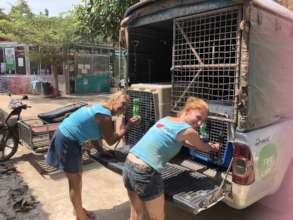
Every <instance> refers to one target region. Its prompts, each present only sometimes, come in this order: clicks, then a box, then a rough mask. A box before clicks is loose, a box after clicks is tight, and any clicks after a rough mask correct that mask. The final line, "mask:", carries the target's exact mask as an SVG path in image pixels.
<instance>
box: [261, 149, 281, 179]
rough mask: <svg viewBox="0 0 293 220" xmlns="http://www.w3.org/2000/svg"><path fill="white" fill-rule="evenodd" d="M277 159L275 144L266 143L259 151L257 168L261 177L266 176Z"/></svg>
mask: <svg viewBox="0 0 293 220" xmlns="http://www.w3.org/2000/svg"><path fill="white" fill-rule="evenodd" d="M276 159H277V150H276V145H274V144H266V145H264V146H263V148H262V149H261V151H260V152H259V159H258V164H257V165H258V170H259V174H260V177H261V178H264V177H266V176H267V175H268V174H269V173H270V172H271V171H272V169H273V168H274V166H275V163H276Z"/></svg>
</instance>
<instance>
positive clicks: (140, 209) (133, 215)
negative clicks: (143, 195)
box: [128, 191, 144, 220]
mask: <svg viewBox="0 0 293 220" xmlns="http://www.w3.org/2000/svg"><path fill="white" fill-rule="evenodd" d="M128 197H129V200H130V218H129V220H143V215H144V202H143V201H142V200H141V199H140V198H139V197H138V196H137V194H136V193H135V192H131V191H128Z"/></svg>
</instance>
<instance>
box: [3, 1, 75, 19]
mask: <svg viewBox="0 0 293 220" xmlns="http://www.w3.org/2000/svg"><path fill="white" fill-rule="evenodd" d="M16 2H17V0H0V8H2V9H4V11H5V13H7V12H9V11H10V8H11V5H15V3H16ZM27 2H28V5H29V6H30V8H31V9H32V11H33V12H34V13H35V14H39V13H40V12H44V10H45V8H47V9H48V10H49V16H56V15H58V14H60V13H61V12H66V11H69V10H70V9H72V8H73V5H77V4H79V3H80V0H27Z"/></svg>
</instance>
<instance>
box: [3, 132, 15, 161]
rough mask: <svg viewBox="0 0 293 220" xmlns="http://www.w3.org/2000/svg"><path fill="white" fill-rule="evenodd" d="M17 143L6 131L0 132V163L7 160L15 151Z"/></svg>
mask: <svg viewBox="0 0 293 220" xmlns="http://www.w3.org/2000/svg"><path fill="white" fill-rule="evenodd" d="M17 148H18V141H17V140H16V138H15V137H13V136H12V135H10V134H9V132H8V131H7V130H4V131H1V132H0V162H4V161H7V160H9V159H10V158H11V157H12V156H13V155H14V154H15V153H16V151H17Z"/></svg>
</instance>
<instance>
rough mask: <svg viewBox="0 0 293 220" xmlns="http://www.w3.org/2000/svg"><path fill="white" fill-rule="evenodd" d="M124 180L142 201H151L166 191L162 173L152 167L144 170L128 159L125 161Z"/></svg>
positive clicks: (126, 185) (125, 184)
mask: <svg viewBox="0 0 293 220" xmlns="http://www.w3.org/2000/svg"><path fill="white" fill-rule="evenodd" d="M123 182H124V186H125V187H126V189H127V190H128V191H131V192H135V193H136V194H137V195H138V197H139V198H140V199H141V200H142V201H150V200H152V199H155V198H157V197H159V196H160V195H161V194H162V193H164V182H163V179H162V177H161V174H160V173H158V172H157V171H156V170H154V169H153V168H151V167H150V169H147V170H142V169H141V168H139V167H138V166H137V165H136V164H135V163H133V162H131V161H129V160H128V159H127V160H126V161H125V163H124V168H123Z"/></svg>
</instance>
